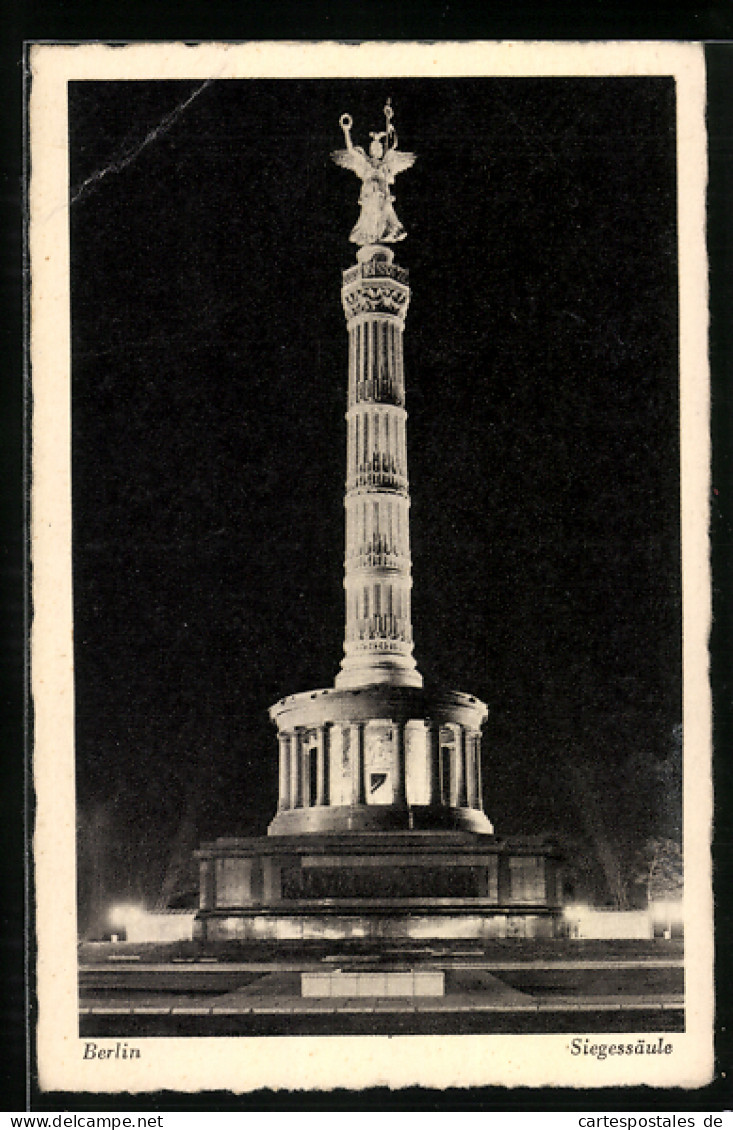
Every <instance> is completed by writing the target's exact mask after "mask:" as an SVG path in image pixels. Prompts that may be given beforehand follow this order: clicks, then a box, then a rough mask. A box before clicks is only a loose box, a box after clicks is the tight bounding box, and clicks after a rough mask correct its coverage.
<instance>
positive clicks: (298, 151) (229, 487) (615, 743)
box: [69, 78, 681, 895]
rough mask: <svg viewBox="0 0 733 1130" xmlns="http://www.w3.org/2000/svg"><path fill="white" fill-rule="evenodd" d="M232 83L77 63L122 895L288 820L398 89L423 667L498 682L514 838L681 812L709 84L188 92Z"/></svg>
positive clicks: (85, 700) (82, 356) (95, 486)
mask: <svg viewBox="0 0 733 1130" xmlns="http://www.w3.org/2000/svg"><path fill="white" fill-rule="evenodd" d="M199 85H200V84H198V83H194V82H104V83H97V82H88V83H74V84H71V86H70V88H69V97H70V125H71V129H70V145H71V195H72V200H73V204H72V209H71V237H72V244H71V246H72V280H71V282H72V330H73V358H72V361H73V440H74V462H73V486H74V585H75V640H76V683H77V686H76V709H77V763H78V778H77V788H78V797H79V804H80V810H81V812H82V814H85V815H86V817H89V814H90V813H96V814H97V816H96V819H97V821H98V824H97V826H98V827H101V826H102V824H104V825H105V827H107V828H111V829H112V839H114V841H115V844H116V847H115V852H116V854H115V852H113V855H114V858H113V859H111V860H110V862H109V863H108V865H107V866H108V874H109V876H111V878H110V879H109V880H108V881H109V884H110V886H112V887H115V888H116V889H123V888H124V886H125V884H126V883H127V881H128V879H129V878H130V874H131V872H133V871H136V872H138V873H142V871H144V870H145V867H147V871H146V878H145V881H144V883H143V884H142V885H143V886H146V885H147V893H148V894H149V895H150V894H151V892H152V894H153V895H154V894H155V889H154V888H155V884H156V882H159V879H156V875H158V876H159V873H160V872H161V869H164V868H165V862H166V858H167V855H168V854H169V852H170V843H171V840H172V838H173V837H174V836H175V835H176V834H177V835H178V837H179V842H181V840H184V841H185V840H187V837H188V839H191V840H192V842H194V843H195V842H197V840H199V839H205V838H210V837H212V836H216V835H233V834H237V833H239V834H248V833H260V832H263V831H264V830H265V827H266V824H267V822H268V821H269V819H270V818H271V816H272V815H273V814H274V807H275V803H276V751H277V743H276V741H275V731H274V728H273V727H271V725H270V723H269V721H268V719H267V707H268V706H269V705H270V704H271V703H272V702H274V701H275V700H276V699H277V698H279V697H281V696H282V695H283V694H287V693H291V692H294V691H300V690H306V689H309V688H311V687H318V686H327V685H330V684H332V682H333V678H334V675H335V673H336V671H337V669H338V664H339V661H340V657H341V654H342V636H343V607H342V605H343V598H342V565H343V544H342V543H343V508H342V495H343V481H344V465H345V424H344V419H343V414H344V411H345V402H346V374H347V348H346V347H347V336H346V330H345V325H344V318H343V314H342V312H341V308H340V296H339V289H340V273H341V271H342V270H343V269H345V268H347V267H348V266H350V265H351V263H352V262H353V261H354V251H355V248H354V247H353V245H350V244H349V243H348V238H347V237H348V233H349V231H350V229H351V226H352V224H353V223H354V222H355V220H356V217H357V212H358V208H357V198H358V191H359V185H358V182H357V180H356V178H355V177H354V176H353V175H352V174H350V173H349V172H347V171H345V170H342V169H338V168H336V167H335V166H333V165H332V164H331V162H330V160H329V152H330V151H331V150H332V149H335V148H338V147H339V146H340V145H341V144H342V134H341V131H340V129H339V125H338V119H339V115H340V114H341V113H343V112H344V111H348V112H349V113H351V114H352V116H353V118H354V131H353V133H354V140H355V142H356V143H361V144H364V143H365V142H366V140H367V131H368V130H369V129H379V128H381V123H382V121H383V115H382V107H383V105H384V102H385V99H386V97H387V96H391V98H392V102H393V105H394V108H395V124H396V126H397V129H398V133H399V138H400V145H401V147H402V148H405V149H413V150H415V151H416V152H417V153H418V158H419V159H418V162H417V164H416V165H415V166H414V168H413V169H411V170H408V171H407V172H405V173H403V174H402V175H401V176H400V177H399V179H398V181H397V184H396V195H397V205H396V207H397V212H398V215H399V217H400V219H401V220H402V222H403V223H404V224H405V226H406V228H407V230H408V233H409V234H408V238H407V240H406V241H405V242H404V243H403V244H402V245H400V246H398V247H397V249H396V259H397V262H398V263H400V264H401V265H402V266H405V267H408V268H409V270H410V276H411V277H410V281H411V286H412V301H411V306H410V311H409V313H408V318H407V328H406V334H405V368H406V377H407V408H408V414H409V420H408V459H409V468H410V480H411V490H412V526H411V531H412V549H413V573H414V582H415V588H414V601H413V623H414V630H415V640H416V655H417V658H418V664H419V667H420V670H421V671H422V672H423V674H424V675H425V676H426V678H428V679H431V680H437V681H439V682H443V683H446V684H449V685H450V686H452V687H454V688H455V689H460V690H464V691H468V692H470V693H472V694H476V695H478V696H480V697H481V698H483V699H484V700H485V701H486V702H487V703H488V705H489V710H490V715H489V721H488V724H487V728H486V731H485V739H484V765H485V773H484V781H485V785H484V788H485V805H486V809H487V812H488V813H489V815H490V817H491V819H492V820H493V821H494V823H495V825H496V828H497V832H498V833H500V834H514V833H518V832H526V833H533V832H550V833H553V832H554V833H557V834H559V835H561V836H565V837H571V838H574V839H577V840H578V841H579V842H580V841H582V842H583V843H585V844H586V845H588V844H590V842H591V840H592V838H593V837H592V835H591V824H592V823H593V822H594V821H595V823H596V828H600V829H601V830H602V832H603V834H607V835H608V837H609V838H610V839H611V840H613V841H614V842H616V843H618V844H625V845H626V846H627V851H628V852H629V853H630V851H631V848H632V847H634V846H637V845H638V843H640V842H641V841H642V840H643V839H644V838H645V837H646V836H649V835H651V834H655V833H659V834H662V833H663V832H666V830H668V827H669V825H670V820H671V821H672V823H674V814H672V815H670V805H669V804H668V803H666V801H665V797H664V795H662V793H660V787H659V783H660V781H667V782H669V780H670V776H669V766H670V764H671V762H670V758H671V757H672V755H673V754H674V753H675V749H676V747H677V744H678V741H677V739H678V736H679V731H678V726H679V723H680V720H681V705H680V695H681V672H680V662H681V661H680V592H679V588H680V581H679V450H678V386H677V380H678V370H677V282H676V269H677V261H676V219H675V213H676V177H675V134H674V96H675V92H674V84H673V81H672V80H671V79H665V78H640V79H634V78H623V79H621V78H618V79H597V78H595V79H573V78H570V79H487V80H390V81H389V82H385V81H382V80H380V81H359V82H350V81H330V80H329V81H325V80H324V81H308V82H300V81H298V82H296V81H292V82H288V81H276V82H264V81H241V82H233V81H227V82H224V81H219V82H213V83H211V84H209V85H207V86H205V88H204V89H202V90H201V92H200V93H199V94H198V96H197V97H195V98H194V99H193V100H192V101H191V102H190V104H189V105H188V106H187V107H186V108H185V110H183V112H181V113H180V115H178V116H175V115H174V111H175V109H176V107H177V106H179V105H180V104H182V103H183V102H184V101H185V100H186V99H187V98H188V97H189V96H190V95H191V94H192V93H193V92H194V91H195V90H197V89H198V87H199ZM171 115H173V117H172V118H171V117H170V116H171ZM161 122H163V123H164V128H163V129H162V130H161V131H160V132H159V133H158V134H157V136H155V137H154V138H151V136H150V135H151V132H152V131H154V130H155V129H156V128H157V127H158V126H159V125H160V124H161ZM146 138H148V141H147V143H145V144H144V142H145V139H146ZM104 170H107V171H106V172H105V173H104V175H102V176H96V177H95V174H97V173H99V172H100V171H104ZM665 759H666V760H665ZM667 800H669V795H667ZM100 813H103V814H104V815H103V817H100V815H99V814H100ZM184 813H187V816H188V820H187V821H184V822H183V824H185V827H183V826H182V822H181V818H182V815H183V814H184ZM589 813H590V815H589ZM100 821H101V822H100ZM105 822H106V823H105ZM588 850H589V851H591V849H590V848H588ZM141 861H147V862H146V864H145V867H144V866H143V863H142V862H141ZM156 868H157V869H158V870H157V871H156ZM82 870H83V868H82ZM82 878H83V877H82ZM131 886H134V883H133V882H132V881H131Z"/></svg>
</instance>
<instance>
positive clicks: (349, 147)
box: [331, 99, 416, 247]
mask: <svg viewBox="0 0 733 1130" xmlns="http://www.w3.org/2000/svg"><path fill="white" fill-rule="evenodd" d="M384 116H385V119H386V129H384V130H382V132H381V133H373V132H371V131H370V133H369V136H370V138H371V142H370V144H369V154H368V155H367V154H366V153H365V152H364V150H363V149H362V147H361V145H354V144H353V143H352V141H351V127H352V125H353V121H352V118H351V115H350V114H342V115H341V117H340V119H339V125H340V126H341V129H342V130H343V131H344V140H345V141H346V148H345V149H337V150H336V151H335V152H334V153H332V154H331V157H332V158H333V160H334V161H335V162H336V164H337V165H341V167H342V168H344V169H351V171H352V172H354V173H356V175H357V176H358V177H359V179H360V180H361V182H362V185H361V193H360V195H359V204H360V206H361V215H360V216H359V219H358V220H357V222H356V224H355V226H354V229H353V231H352V232H351V235H350V236H349V239H350V240H351V242H352V243H358V244H360V245H361V246H362V247H364V246H366V245H367V244H371V243H397V242H398V241H399V240H401V239H404V238H405V236H406V235H407V232H406V231H405V229H404V228H403V226H402V224H401V223H400V221H399V220H398V219H397V213H396V212H395V210H394V206H393V205H394V200H395V198H394V196H393V195H392V192H391V186H392V185H393V184H394V182H395V177H396V176H397V175H398V173H401V172H404V170H405V169H409V168H410V166H411V165H414V164H415V160H416V157H415V154H414V153H407V152H403V151H402V150H400V149H398V148H397V131H396V130H395V127H394V125H393V124H392V118H393V116H394V111H393V109H392V106H391V103H390V100H389V99H387V105H386V106H385V107H384Z"/></svg>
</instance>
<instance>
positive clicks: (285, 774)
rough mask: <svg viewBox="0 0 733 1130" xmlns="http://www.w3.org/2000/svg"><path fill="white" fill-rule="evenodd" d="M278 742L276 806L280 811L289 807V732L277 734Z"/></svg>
mask: <svg viewBox="0 0 733 1130" xmlns="http://www.w3.org/2000/svg"><path fill="white" fill-rule="evenodd" d="M278 742H279V745H280V762H279V768H280V774H279V786H280V797H279V800H278V806H279V808H280V810H281V811H282V810H283V809H286V808H290V734H279V735H278Z"/></svg>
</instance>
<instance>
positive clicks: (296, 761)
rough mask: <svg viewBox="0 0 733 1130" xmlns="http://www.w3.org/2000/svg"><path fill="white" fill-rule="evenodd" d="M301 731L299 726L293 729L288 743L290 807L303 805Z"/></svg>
mask: <svg viewBox="0 0 733 1130" xmlns="http://www.w3.org/2000/svg"><path fill="white" fill-rule="evenodd" d="M302 745H303V741H302V732H301V729H300V727H299V726H298V727H296V729H295V730H294V731H293V735H292V741H291V744H290V774H291V776H290V805H291V808H302V807H303V766H302V765H301V758H302Z"/></svg>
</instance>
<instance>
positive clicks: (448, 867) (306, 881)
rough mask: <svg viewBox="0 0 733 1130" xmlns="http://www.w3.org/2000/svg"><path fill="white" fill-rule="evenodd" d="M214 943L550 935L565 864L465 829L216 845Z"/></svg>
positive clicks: (201, 931) (204, 902)
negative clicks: (218, 941)
mask: <svg viewBox="0 0 733 1130" xmlns="http://www.w3.org/2000/svg"><path fill="white" fill-rule="evenodd" d="M197 856H198V859H199V865H200V870H201V901H200V909H199V911H198V913H197V916H196V922H195V936H196V937H197V938H200V939H202V940H206V941H217V940H221V941H226V940H258V939H260V940H270V941H283V942H285V941H301V940H302V941H309V940H315V939H334V940H336V939H375V940H400V939H412V938H415V939H417V938H447V939H488V938H505V937H544V938H549V937H553V936H555V935H556V933H558V932H559V927H560V923H561V914H562V911H561V890H560V885H561V884H560V858H559V855H558V852H557V850H556V848H555V847H554V846H553V845H552V844H551V843H548V842H547V841H545V840H540V839H533V838H524V839H521V840H520V839H516V840H514V839H512V840H502V839H498V838H497V837H495V836H493V835H480V834H471V833H467V832H457V831H453V832H451V831H445V832H440V831H434V830H433V831H429V832H428V831H425V832H418V831H403V832H379V833H377V834H371V835H370V834H350V835H349V834H344V835H315V834H312V835H309V836H307V837H306V836H292V837H290V836H283V835H278V836H268V837H257V838H247V839H243V838H242V839H219V840H216V841H215V842H213V843H208V844H204V845H203V846H202V847H201V848H200V849H199V851H198V852H197Z"/></svg>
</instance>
